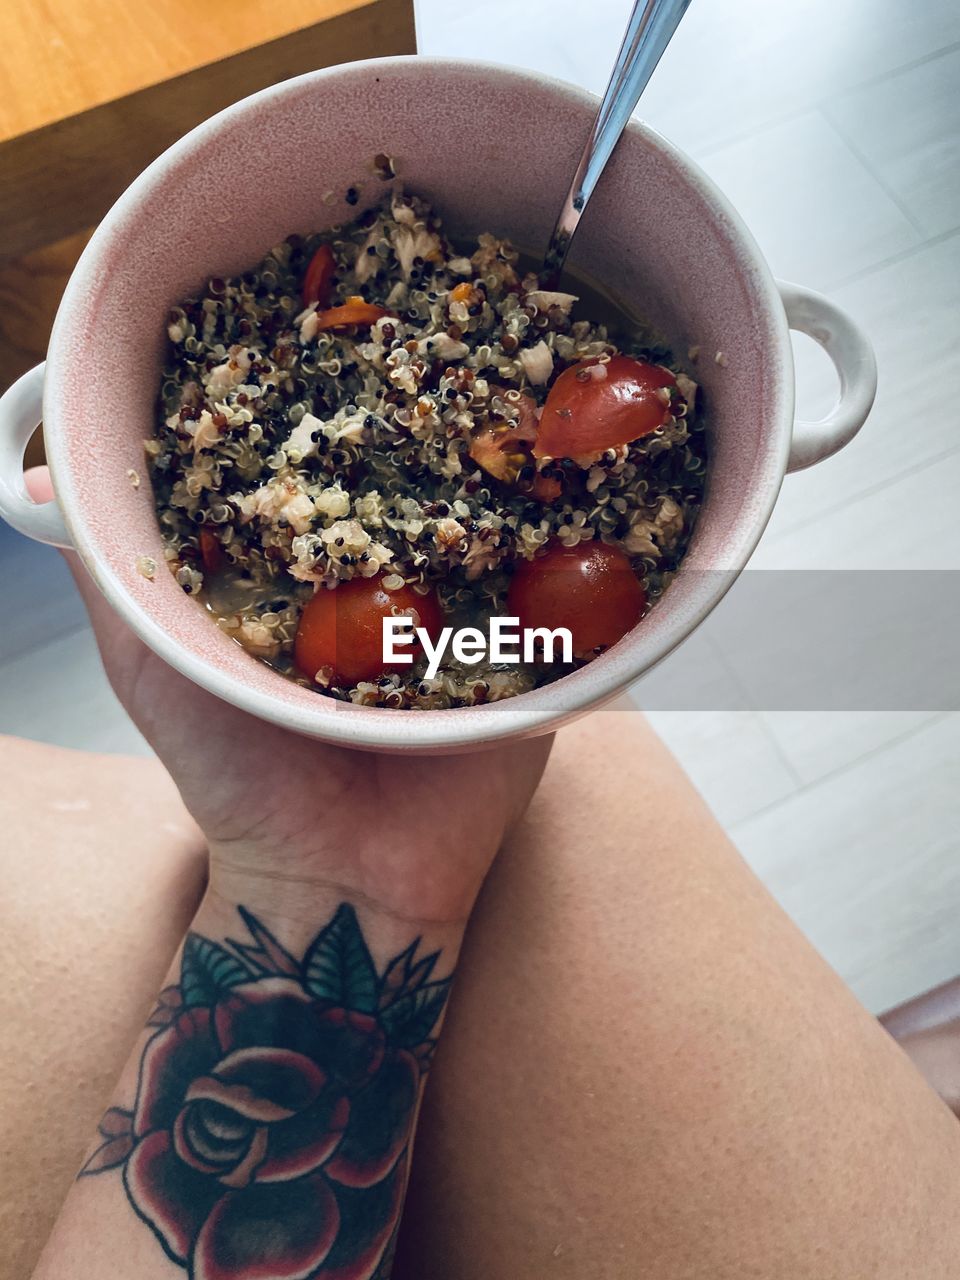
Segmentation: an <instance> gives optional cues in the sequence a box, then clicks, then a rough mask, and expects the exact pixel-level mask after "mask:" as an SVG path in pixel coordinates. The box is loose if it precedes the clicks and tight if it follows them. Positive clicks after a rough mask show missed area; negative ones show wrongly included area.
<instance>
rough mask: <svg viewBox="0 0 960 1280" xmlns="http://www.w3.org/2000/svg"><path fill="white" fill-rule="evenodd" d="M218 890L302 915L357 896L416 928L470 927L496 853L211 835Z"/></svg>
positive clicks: (401, 843)
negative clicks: (477, 899)
mask: <svg viewBox="0 0 960 1280" xmlns="http://www.w3.org/2000/svg"><path fill="white" fill-rule="evenodd" d="M208 847H209V853H210V879H209V886H210V893H211V895H212V896H213V897H215V898H216V899H218V900H219V901H220V902H222V903H223V904H224V905H225V906H227V907H228V909H229V908H230V907H231V906H232V904H235V903H244V904H248V905H249V904H252V903H258V904H260V906H261V908H262V909H265V910H272V911H275V912H276V913H277V914H279V915H283V916H289V917H292V918H298V917H299V916H301V915H303V914H305V915H308V916H311V915H313V916H315V914H316V911H317V909H318V907H319V906H321V905H322V904H329V903H339V902H351V903H353V904H355V905H356V906H357V907H358V908H360V907H363V908H364V909H365V910H366V911H367V912H369V913H371V915H372V916H375V917H381V918H383V919H384V920H385V921H394V922H397V923H402V924H404V925H406V926H412V927H415V928H420V927H428V928H442V929H449V930H452V931H454V932H456V933H457V934H458V935H459V934H460V933H462V931H463V929H464V927H465V926H466V922H467V920H468V918H469V915H470V912H471V910H472V908H473V904H474V902H475V900H476V897H477V894H478V892H479V890H480V887H481V884H482V882H483V878H484V875H485V874H486V871H487V868H488V867H489V865H490V863H491V862H492V860H493V857H494V855H495V853H496V847H495V846H494V847H492V848H489V849H486V848H483V847H481V846H480V845H479V844H476V845H473V846H472V847H471V848H470V849H469V851H466V850H464V849H463V848H462V847H461V848H460V849H451V848H449V847H446V848H445V847H443V846H442V845H441V844H440V843H439V842H433V843H428V842H427V841H426V840H423V841H418V842H412V841H410V840H409V839H408V840H399V839H397V840H390V839H388V838H386V837H384V838H383V839H382V840H377V841H363V840H362V839H359V838H358V839H355V840H354V841H353V842H352V843H350V844H348V843H347V842H346V841H343V842H341V841H339V840H331V839H330V838H329V837H328V836H326V835H325V837H324V839H322V840H314V841H311V842H310V843H309V844H306V845H303V846H301V845H299V844H294V843H293V842H289V841H287V842H282V841H281V842H279V843H278V844H273V843H271V844H267V843H265V842H262V841H259V840H249V839H247V840H242V841H239V840H219V841H216V840H215V841H210V842H209V846H208Z"/></svg>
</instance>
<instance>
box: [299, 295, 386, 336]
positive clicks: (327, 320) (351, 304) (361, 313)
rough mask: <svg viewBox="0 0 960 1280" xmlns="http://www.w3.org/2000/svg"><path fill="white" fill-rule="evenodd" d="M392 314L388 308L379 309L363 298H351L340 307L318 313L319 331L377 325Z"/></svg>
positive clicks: (373, 303)
mask: <svg viewBox="0 0 960 1280" xmlns="http://www.w3.org/2000/svg"><path fill="white" fill-rule="evenodd" d="M389 314H390V312H389V311H387V309H386V307H378V306H377V304H376V303H375V302H364V300H363V298H359V297H356V296H354V297H350V298H348V299H347V300H346V302H344V303H342V304H341V305H340V306H339V307H331V308H330V309H329V310H328V311H318V312H317V319H318V321H319V323H318V325H317V328H318V329H345V328H346V327H347V326H348V325H351V324H358V325H368V324H376V322H377V321H378V320H379V319H380V317H381V316H388V315H389Z"/></svg>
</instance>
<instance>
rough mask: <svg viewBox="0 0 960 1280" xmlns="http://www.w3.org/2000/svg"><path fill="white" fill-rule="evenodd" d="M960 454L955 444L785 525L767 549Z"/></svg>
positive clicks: (771, 538)
mask: <svg viewBox="0 0 960 1280" xmlns="http://www.w3.org/2000/svg"><path fill="white" fill-rule="evenodd" d="M958 452H960V444H955V445H953V446H951V448H949V449H944V451H943V452H942V453H937V454H934V455H933V457H931V458H926V459H925V460H923V461H922V462H917V463H914V465H913V466H912V467H904V469H903V470H902V471H900V472H898V473H897V474H896V475H895V476H891V477H890V478H889V479H888V480H878V481H877V483H876V484H872V485H869V486H868V487H867V488H866V489H859V490H857V492H856V493H852V494H849V495H847V498H846V499H845V500H844V501H841V502H835V503H833V504H832V505H830V506H827V507H824V508H823V509H822V510H821V511H818V512H817V513H816V514H815V515H813V516H811V517H810V519H809V520H801V521H799V523H797V524H790V525H787V526H786V528H784V529H778V530H777V532H776V533H775V534H773V535H772V536H771V537H770V538H769V540H768V542H767V546H768V547H776V545H777V544H778V543H779V542H781V541H783V540H784V539H786V538H789V537H793V536H794V535H795V534H797V533H801V532H802V531H803V530H804V529H809V528H811V526H813V525H815V524H819V523H820V521H821V520H823V519H825V518H826V517H827V516H832V515H836V513H837V512H838V511H843V510H844V509H845V508H847V507H851V506H853V504H854V503H855V502H859V501H860V500H861V499H863V498H872V497H874V495H876V494H878V493H882V492H883V491H884V489H889V488H890V487H891V486H892V485H895V484H899V483H900V481H901V480H906V479H907V478H908V477H909V476H915V475H919V474H920V473H921V472H922V471H926V469H927V468H928V467H934V466H939V465H940V463H941V462H945V461H946V460H947V458H952V457H954V456H955V455H956V454H957V453H958Z"/></svg>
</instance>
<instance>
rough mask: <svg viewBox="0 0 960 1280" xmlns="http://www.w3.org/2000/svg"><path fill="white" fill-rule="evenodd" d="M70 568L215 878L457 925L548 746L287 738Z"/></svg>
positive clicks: (107, 659)
mask: <svg viewBox="0 0 960 1280" xmlns="http://www.w3.org/2000/svg"><path fill="white" fill-rule="evenodd" d="M27 479H28V488H29V491H30V494H31V496H32V497H33V498H34V500H35V501H38V502H44V501H47V500H48V499H49V498H50V497H51V496H52V488H51V485H50V479H49V475H48V473H47V471H46V469H45V468H35V469H34V470H32V471H30V472H28V473H27ZM66 558H67V560H68V562H69V564H70V567H71V569H72V571H73V574H74V577H75V579H76V582H77V586H78V587H79V589H80V592H81V594H82V596H83V598H84V601H85V603H86V606H87V609H88V611H89V614H90V619H91V622H92V623H93V629H94V632H95V634H96V638H97V643H98V645H99V647H100V653H101V656H102V658H103V664H104V667H105V668H106V672H107V675H108V677H109V679H110V683H111V684H112V685H113V688H114V690H115V691H116V694H117V696H118V698H119V699H120V701H121V703H122V704H123V706H124V707H125V708H126V710H127V712H128V713H129V715H130V717H131V719H132V720H133V722H134V723H135V724H136V725H137V727H138V728H139V729H140V731H141V733H142V734H143V736H144V737H145V738H146V739H147V741H148V742H149V743H150V745H151V746H152V747H153V749H154V750H155V751H156V753H157V755H158V756H159V757H160V759H161V760H162V761H163V763H164V765H166V767H167V769H168V770H169V772H170V774H171V775H172V777H173V779H174V781H175V782H176V784H177V786H178V787H179V789H180V794H181V795H182V796H183V800H184V803H185V804H186V806H187V808H188V809H189V811H190V813H191V814H192V815H193V817H194V818H195V819H196V821H197V823H198V825H199V827H200V828H201V830H202V831H203V833H204V836H205V837H206V839H207V842H208V844H209V846H210V854H211V877H212V878H213V877H216V876H217V875H218V874H220V875H227V876H230V875H232V874H233V873H239V874H240V875H242V876H247V875H255V876H258V877H259V876H262V877H264V878H265V879H270V878H273V879H277V878H279V879H282V880H292V881H302V882H304V883H305V884H314V885H320V884H326V885H330V886H336V887H342V888H343V889H345V890H346V891H348V892H350V893H354V894H360V895H362V896H364V897H366V898H367V899H369V900H370V901H371V902H373V903H375V904H377V905H378V906H380V907H382V908H384V909H385V910H387V911H390V912H392V913H394V914H397V915H401V916H405V917H408V918H410V919H417V920H425V921H426V920H429V921H436V922H439V921H441V920H443V921H450V922H453V921H462V920H463V919H465V918H466V916H467V914H468V913H469V910H470V907H471V906H472V904H473V900H474V898H475V896H476V894H477V892H478V890H479V888H480V885H481V883H482V881H483V877H484V875H485V874H486V872H487V870H488V868H489V866H490V863H491V862H492V860H493V857H494V855H495V854H496V851H497V848H498V847H499V845H500V842H501V840H502V839H503V837H504V835H505V833H506V832H507V831H508V830H509V829H510V827H511V826H512V825H513V824H514V823H515V822H516V821H517V820H518V818H519V817H520V816H521V814H522V813H523V811H524V809H525V808H526V805H527V803H528V801H529V800H530V797H531V796H532V794H533V791H534V789H535V788H536V785H537V783H538V782H539V780H540V775H541V774H542V772H543V768H544V766H545V764H546V761H547V756H548V754H549V751H550V745H551V741H552V739H551V738H548V737H541V738H534V739H530V740H526V741H521V742H510V743H508V744H505V745H503V746H498V747H496V748H494V749H492V750H487V751H483V752H478V753H475V754H468V755H444V756H409V755H378V754H375V753H373V752H367V751H353V750H346V749H343V748H339V747H333V746H327V745H325V744H323V743H320V742H315V741H312V740H310V739H308V738H304V737H301V736H299V735H297V734H294V733H289V732H286V731H285V730H283V729H280V728H277V727H276V726H274V725H270V724H267V723H266V722H264V721H261V720H258V719H256V718H255V717H253V716H250V715H248V714H247V713H246V712H243V711H240V710H238V709H237V708H236V707H232V706H230V705H228V704H227V703H225V702H222V701H220V699H218V698H216V697H214V696H213V694H210V693H207V692H206V691H205V690H203V689H201V688H200V687H199V686H197V685H195V684H193V683H192V682H191V681H189V680H187V679H186V677H184V676H181V675H180V674H179V673H178V672H176V671H174V670H173V669H172V668H171V667H169V666H167V664H166V663H165V662H163V661H162V660H161V659H160V658H159V657H157V656H156V654H154V653H153V652H152V650H150V649H149V648H147V646H146V645H144V644H143V643H142V642H141V641H140V640H139V639H138V638H137V637H136V636H135V635H134V634H133V632H132V631H130V630H129V629H128V628H127V627H125V626H124V624H123V623H122V622H121V621H120V619H119V618H118V617H117V615H116V614H115V613H114V612H113V610H112V609H111V608H110V606H109V605H108V604H107V602H106V601H105V600H104V598H103V597H102V596H101V594H100V592H99V591H98V590H97V588H96V586H95V585H94V584H93V582H92V580H91V579H90V578H89V576H88V574H87V573H86V570H85V569H84V568H83V565H82V564H81V563H80V561H79V558H78V557H77V556H76V555H73V554H71V553H66ZM211 625H212V624H211ZM397 714H398V715H402V714H404V713H403V712H397ZM411 714H413V713H411Z"/></svg>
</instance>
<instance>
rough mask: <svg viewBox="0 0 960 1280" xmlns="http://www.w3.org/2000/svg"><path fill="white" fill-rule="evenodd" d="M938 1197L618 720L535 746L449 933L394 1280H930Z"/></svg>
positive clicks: (895, 1118)
mask: <svg viewBox="0 0 960 1280" xmlns="http://www.w3.org/2000/svg"><path fill="white" fill-rule="evenodd" d="M958 1169H960V1126H958V1125H957V1124H956V1121H955V1120H954V1119H953V1117H952V1116H951V1115H950V1113H949V1112H948V1111H947V1110H946V1108H945V1107H944V1106H943V1104H942V1103H941V1102H940V1100H939V1099H938V1098H937V1097H936V1096H935V1094H934V1093H933V1092H932V1091H931V1090H930V1089H929V1088H928V1087H927V1086H926V1085H925V1083H924V1082H923V1080H922V1079H921V1078H920V1076H919V1075H918V1074H917V1072H916V1071H915V1070H914V1069H913V1067H912V1066H911V1065H910V1063H909V1062H908V1060H907V1059H906V1057H905V1056H904V1055H903V1054H902V1053H901V1052H900V1050H899V1049H898V1047H897V1046H896V1045H895V1043H894V1042H893V1041H892V1040H891V1039H890V1037H889V1036H887V1035H886V1033H885V1032H884V1031H883V1030H882V1029H881V1028H880V1027H879V1026H878V1025H877V1024H876V1023H875V1021H874V1020H873V1019H872V1018H871V1017H870V1016H869V1015H868V1014H867V1013H866V1012H865V1010H863V1009H862V1007H860V1006H859V1005H858V1004H857V1002H856V1001H855V1000H854V999H853V997H852V996H851V995H850V994H849V992H848V991H847V990H846V988H845V987H844V986H843V984H842V983H841V982H840V981H839V980H838V978H837V977H836V976H835V975H834V974H833V973H832V971H831V970H830V969H829V968H828V967H827V966H826V965H825V964H824V963H823V962H822V960H821V959H820V958H819V957H818V956H817V955H816V954H815V953H814V952H813V950H812V949H811V947H810V946H809V945H808V944H807V942H806V941H805V940H804V939H803V938H802V937H801V936H800V935H799V934H798V932H797V931H796V929H795V928H794V927H793V926H792V925H791V923H790V922H789V921H788V920H787V918H786V917H785V916H784V915H783V913H782V912H781V911H780V910H779V909H778V907H777V906H776V905H775V904H774V903H773V901H772V900H771V899H770V897H769V896H768V894H767V893H766V892H765V890H764V889H763V888H762V887H761V886H760V884H759V883H758V882H757V881H756V880H755V878H754V877H753V876H752V874H751V873H750V872H749V870H748V868H747V867H746V866H745V864H744V863H743V861H742V860H741V858H740V857H739V855H738V854H737V851H736V850H735V849H734V848H733V847H732V845H731V844H730V843H729V841H728V840H727V839H726V838H725V836H724V834H723V833H722V831H721V830H720V829H719V828H718V826H717V824H716V823H715V822H714V820H713V818H712V817H711V815H710V814H709V812H708V811H707V810H706V808H705V806H704V805H703V804H702V802H701V801H700V799H699V797H698V796H697V795H696V793H695V792H694V791H693V789H692V787H691V786H690V784H689V782H688V781H687V779H686V778H685V777H684V775H683V774H682V772H681V771H680V770H679V768H678V767H677V766H676V764H675V763H674V761H673V760H672V759H671V758H670V756H669V755H668V753H667V752H666V751H665V749H664V748H663V746H662V744H661V743H660V742H659V741H658V739H657V738H656V737H655V735H653V733H652V732H651V731H650V730H649V728H648V727H647V726H646V725H645V723H644V721H643V720H642V718H641V717H640V716H639V715H636V714H631V713H628V712H613V713H602V714H598V715H595V716H593V717H591V718H590V719H589V720H588V721H586V722H584V723H582V724H579V725H577V726H574V727H573V728H571V729H567V730H564V731H562V732H561V733H560V734H559V736H558V741H557V745H556V748H555V750H554V754H553V756H552V758H551V762H550V765H549V767H548V771H547V775H546V778H545V781H544V783H543V785H542V787H541V789H540V791H539V792H538V793H537V795H536V797H535V798H534V801H533V804H532V806H531V809H530V811H529V813H528V817H527V819H526V821H525V823H524V824H523V826H522V828H521V829H520V830H519V831H518V832H517V833H516V836H515V838H514V839H513V840H512V841H511V842H510V844H509V845H508V847H506V848H505V849H504V851H503V853H502V855H501V857H500V858H499V859H498V861H497V863H496V865H495V867H494V870H493V873H492V875H491V876H490V878H489V880H488V881H487V884H486V886H485V888H484V891H483V894H482V897H481V901H480V903H479V905H478V909H477V912H476V913H475V916H474V918H473V920H472V922H471V926H470V929H469V932H468V937H467V943H466V946H465V948H464V951H463V953H462V956H461V962H460V969H459V977H458V982H457V987H456V989H455V991H454V995H453V997H452V1000H451V1008H450V1012H449V1020H448V1024H447V1030H446V1032H445V1034H444V1037H443V1040H442V1042H441V1045H440V1047H439V1050H438V1053H437V1058H436V1065H435V1068H434V1071H433V1073H432V1075H431V1079H430V1083H429V1086H428V1090H427V1097H426V1100H425V1104H424V1111H423V1117H422V1123H421V1128H420V1136H419V1139H418V1144H417V1151H416V1157H415V1160H414V1169H413V1175H412V1180H411V1188H410V1195H409V1199H408V1206H407V1210H406V1213H405V1216H404V1221H403V1227H402V1232H401V1245H400V1250H399V1255H398V1256H399V1265H398V1270H397V1276H398V1278H399V1280H451V1278H452V1277H456V1280H516V1277H518V1276H523V1277H524V1280H539V1278H540V1277H550V1278H551V1280H563V1278H564V1277H571V1280H573V1278H574V1277H576V1280H582V1277H583V1276H585V1275H589V1276H590V1277H591V1278H592V1280H608V1278H609V1280H638V1278H639V1277H647V1276H649V1277H656V1280H680V1278H681V1277H683V1280H698V1278H699V1277H703V1278H704V1280H707V1277H709V1278H710V1280H718V1278H719V1277H731V1280H732V1278H733V1277H737V1278H738V1280H739V1278H741V1277H744V1276H774V1275H784V1276H790V1277H791V1280H806V1278H808V1277H809V1278H810V1280H814V1277H815V1278H816V1280H830V1278H832V1277H836V1280H841V1277H842V1280H850V1277H854V1276H856V1277H861V1276H862V1277H867V1276H870V1277H871V1278H873V1280H894V1278H896V1280H904V1278H905V1277H908V1276H909V1277H913V1276H916V1277H924V1280H930V1278H932V1277H941V1276H942V1277H946V1276H948V1275H951V1276H952V1275H954V1274H955V1273H956V1267H957V1258H958V1252H960V1188H958V1178H957V1173H958Z"/></svg>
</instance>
